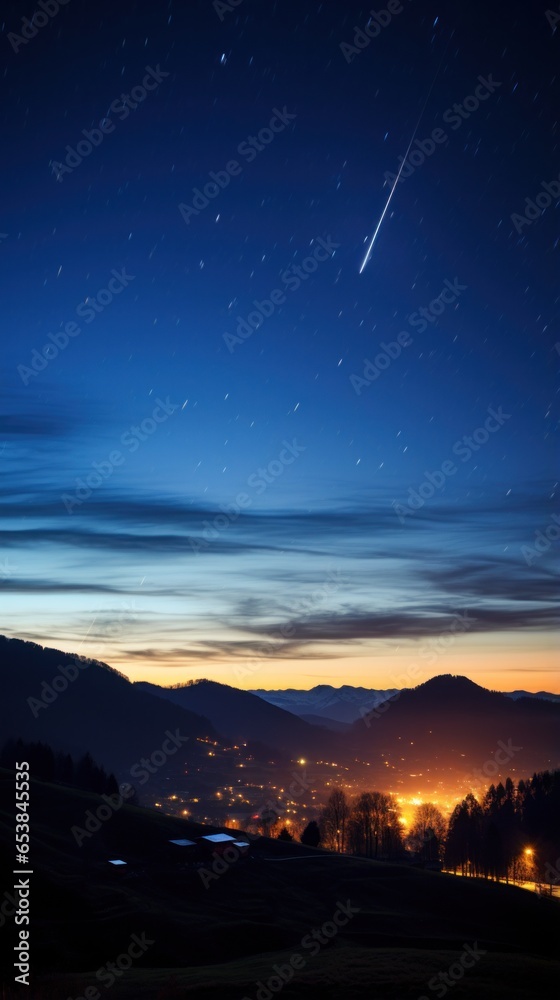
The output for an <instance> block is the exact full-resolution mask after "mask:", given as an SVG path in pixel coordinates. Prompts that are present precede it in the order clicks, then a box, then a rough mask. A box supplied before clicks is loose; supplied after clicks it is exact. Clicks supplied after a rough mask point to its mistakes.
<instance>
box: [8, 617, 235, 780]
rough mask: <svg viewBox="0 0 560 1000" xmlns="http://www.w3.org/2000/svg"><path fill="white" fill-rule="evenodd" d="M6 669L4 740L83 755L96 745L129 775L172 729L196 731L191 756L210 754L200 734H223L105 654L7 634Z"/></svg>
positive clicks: (102, 758) (108, 762)
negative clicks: (97, 656) (92, 655)
mask: <svg viewBox="0 0 560 1000" xmlns="http://www.w3.org/2000/svg"><path fill="white" fill-rule="evenodd" d="M0 667H1V669H2V697H1V698H0V739H1V740H2V742H3V741H4V740H6V739H8V738H10V737H15V738H18V737H21V738H22V739H23V740H28V741H39V740H41V741H43V742H46V743H49V744H50V745H51V746H52V747H53V749H55V750H64V751H65V752H67V753H70V754H71V755H72V756H75V757H77V756H80V755H82V754H83V753H85V752H86V751H89V752H90V753H91V754H92V756H93V757H94V758H95V760H97V761H99V763H100V764H102V765H103V766H104V767H106V768H108V769H110V770H114V771H117V772H120V774H121V775H123V774H126V772H127V771H128V770H129V769H130V767H131V766H132V765H133V764H134V763H135V762H136V761H138V760H139V759H140V758H141V757H147V756H148V757H149V756H150V755H151V754H152V753H153V752H154V751H159V750H161V747H162V744H163V743H164V742H165V741H166V738H167V737H166V732H167V731H170V732H171V733H173V734H175V733H176V731H177V730H178V732H179V737H178V738H187V737H188V742H186V743H185V744H184V746H185V747H187V748H188V755H189V757H190V758H192V756H193V755H198V754H199V753H200V754H202V750H200V751H199V745H197V742H196V737H201V738H205V737H215V736H216V730H215V729H214V727H213V726H212V724H211V723H210V722H209V720H208V719H207V718H203V717H202V716H201V715H199V714H197V713H195V712H191V711H188V710H187V709H185V708H181V707H179V705H173V704H164V703H162V701H161V699H159V698H154V697H153V695H151V694H150V693H149V692H147V691H142V690H141V688H139V687H138V686H137V685H135V684H132V683H131V682H130V681H129V680H127V678H126V677H123V675H122V674H120V673H119V672H118V671H116V670H113V669H112V668H111V667H109V666H107V664H106V663H101V662H99V661H97V660H88V659H87V658H86V657H83V656H77V655H73V654H71V653H63V652H61V651H60V650H58V649H49V648H47V647H43V646H39V645H37V644H36V643H34V642H24V641H22V640H20V639H7V638H6V637H5V636H0ZM182 745H183V744H180V743H179V746H178V747H177V751H178V755H177V758H176V759H177V760H178V759H179V757H181V756H182V754H181V752H179V747H180V746H182ZM185 753H187V751H185Z"/></svg>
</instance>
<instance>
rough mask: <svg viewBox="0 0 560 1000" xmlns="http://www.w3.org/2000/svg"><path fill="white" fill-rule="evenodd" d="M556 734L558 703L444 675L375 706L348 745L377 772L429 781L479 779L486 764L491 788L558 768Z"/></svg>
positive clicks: (355, 728)
mask: <svg viewBox="0 0 560 1000" xmlns="http://www.w3.org/2000/svg"><path fill="white" fill-rule="evenodd" d="M559 729H560V705H558V704H556V703H554V702H550V701H542V700H539V699H530V698H521V699H519V700H513V699H511V698H508V697H507V696H506V695H505V694H500V693H498V692H495V691H487V690H486V689H485V688H483V687H480V686H479V685H478V684H474V683H473V682H472V681H470V680H468V678H466V677H454V676H451V675H443V676H439V677H434V678H432V679H431V680H429V681H426V683H424V684H421V685H419V686H418V687H416V688H412V689H406V690H403V691H401V692H400V693H399V694H398V695H397V696H395V697H394V698H393V699H392V700H388V701H386V702H385V703H384V704H382V705H380V706H378V707H377V709H375V710H373V711H372V712H371V713H370V714H369V715H368V716H367V717H365V718H364V719H361V720H359V721H357V722H355V723H354V724H353V726H352V731H351V734H350V735H349V736H348V741H349V743H350V744H351V745H352V746H353V747H354V748H355V750H356V752H357V753H359V754H360V755H362V756H365V757H366V759H368V760H370V761H371V762H372V769H373V768H375V769H376V773H380V771H379V768H383V767H384V768H385V773H386V774H387V775H388V776H390V775H391V774H392V773H393V772H394V773H395V774H397V775H398V774H399V773H400V774H401V775H402V776H404V777H405V778H406V776H407V775H413V776H415V780H417V778H418V777H420V778H422V779H423V781H424V782H427V783H428V784H429V782H430V781H433V782H434V783H435V781H436V779H437V777H438V775H439V776H440V777H441V776H442V775H445V774H447V776H448V779H447V780H448V781H449V780H455V779H456V778H460V776H461V775H462V776H464V777H465V778H468V776H469V773H470V774H471V775H474V774H476V773H478V774H479V775H480V774H481V769H482V768H483V767H484V766H486V765H487V767H486V771H485V772H484V775H485V778H484V781H485V784H486V785H487V784H488V783H489V781H491V780H492V781H493V780H499V779H500V777H505V776H506V775H508V774H509V775H512V776H515V775H517V776H519V777H526V776H530V775H531V774H532V773H533V772H534V771H539V770H546V769H547V768H554V767H556V766H557V764H558V732H559ZM503 746H505V747H506V749H505V750H503ZM385 762H387V763H385ZM405 783H406V782H405ZM424 787H426V785H424ZM467 790H468V785H467V786H466V787H465V791H467Z"/></svg>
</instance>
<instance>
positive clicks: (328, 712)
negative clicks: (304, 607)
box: [251, 684, 560, 723]
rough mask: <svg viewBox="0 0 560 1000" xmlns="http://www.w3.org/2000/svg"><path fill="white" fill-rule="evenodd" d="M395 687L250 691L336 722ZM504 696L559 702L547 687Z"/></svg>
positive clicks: (351, 717)
mask: <svg viewBox="0 0 560 1000" xmlns="http://www.w3.org/2000/svg"><path fill="white" fill-rule="evenodd" d="M397 690H398V689H397V688H390V689H388V690H379V689H376V688H365V687H352V686H351V685H349V684H344V685H342V687H339V688H336V687H332V686H331V685H330V684H318V685H317V686H316V687H313V688H311V689H310V690H309V691H304V690H298V689H294V688H288V689H287V690H285V691H265V690H264V689H261V688H259V689H258V690H255V691H252V692H251V693H252V694H256V695H258V697H259V698H263V699H264V700H265V701H268V702H269V703H270V704H271V705H277V706H278V707H279V708H283V709H285V710H286V711H287V712H293V714H294V715H299V717H300V718H302V719H303V718H304V719H307V720H308V721H310V717H311V716H314V717H315V718H314V720H313V721H314V722H317V723H318V720H319V719H320V718H322V719H325V720H327V721H328V720H329V719H330V720H335V721H337V722H355V721H356V719H360V718H361V716H362V710H363V711H364V712H367V711H368V710H369V709H371V708H373V707H374V706H375V705H378V704H379V703H380V702H382V701H385V700H386V699H387V698H390V697H391V696H392V695H394V694H395V692H396V691H397ZM505 693H506V697H508V698H512V699H513V700H514V701H517V700H518V699H519V698H541V699H544V700H546V701H556V702H560V695H558V694H550V692H548V691H539V692H538V693H537V694H531V693H529V692H528V691H511V692H505Z"/></svg>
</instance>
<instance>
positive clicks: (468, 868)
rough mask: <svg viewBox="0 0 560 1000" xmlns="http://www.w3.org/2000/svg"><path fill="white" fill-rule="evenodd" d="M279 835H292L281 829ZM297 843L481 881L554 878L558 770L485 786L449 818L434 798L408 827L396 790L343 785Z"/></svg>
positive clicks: (558, 846) (559, 841) (559, 816)
mask: <svg viewBox="0 0 560 1000" xmlns="http://www.w3.org/2000/svg"><path fill="white" fill-rule="evenodd" d="M278 836H279V838H280V839H282V840H291V839H293V838H292V835H291V834H290V832H289V831H288V830H287V828H286V827H284V828H283V829H282V830H281V832H280V834H279V835H278ZM300 840H301V842H302V843H305V844H307V845H308V846H313V847H317V846H319V845H321V846H322V847H324V848H326V849H327V850H331V851H336V852H338V853H346V854H353V855H357V856H360V857H367V858H374V859H375V858H377V859H380V860H405V859H408V860H410V858H411V857H412V858H413V859H415V860H418V861H420V862H425V863H426V862H432V863H435V864H440V865H442V866H443V867H444V868H445V869H446V870H448V871H452V872H455V873H460V874H461V875H468V876H476V877H479V878H487V879H494V880H505V881H507V882H509V881H512V882H519V881H525V880H526V881H531V882H536V883H542V884H544V883H546V882H548V883H551V882H552V881H554V882H556V881H558V879H556V880H552V879H551V876H550V874H549V872H550V871H551V870H552V868H553V867H554V863H555V860H554V859H557V858H558V856H559V855H560V771H543V772H540V773H539V774H534V775H533V777H532V778H531V779H529V780H520V781H518V782H517V784H515V783H514V781H513V780H512V779H511V778H507V779H506V781H505V782H504V783H503V784H502V782H500V783H499V784H497V785H494V784H492V785H490V787H489V788H488V790H487V791H486V792H485V794H484V795H483V796H482V797H481V800H480V802H479V801H478V800H477V799H476V798H475V796H474V795H472V794H471V793H469V794H468V795H466V797H465V798H464V799H463V800H462V802H460V803H459V804H458V805H457V806H455V808H454V810H453V812H452V813H451V816H450V817H449V820H446V819H445V817H444V815H443V813H442V812H441V811H440V809H438V807H437V806H436V805H434V804H433V803H431V802H425V803H422V804H421V805H419V806H417V807H416V809H415V812H414V817H413V820H412V823H411V825H410V826H409V827H406V826H405V824H404V823H403V818H402V815H401V811H400V808H399V805H398V802H397V800H396V798H395V796H394V795H391V794H387V793H384V792H378V791H373V792H362V793H361V794H360V795H358V796H357V797H356V798H355V799H354V800H352V801H351V800H350V799H349V798H348V796H347V794H346V792H345V791H344V789H343V788H334V789H333V790H332V792H331V793H330V795H329V798H328V801H327V803H326V805H325V806H324V808H323V810H322V812H321V814H320V816H319V819H318V822H317V821H312V822H311V823H309V824H308V825H307V827H306V828H305V830H304V831H303V833H302V835H301V837H300Z"/></svg>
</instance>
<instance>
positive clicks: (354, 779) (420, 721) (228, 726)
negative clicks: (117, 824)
mask: <svg viewBox="0 0 560 1000" xmlns="http://www.w3.org/2000/svg"><path fill="white" fill-rule="evenodd" d="M0 664H1V665H2V667H3V697H2V699H1V701H0V733H2V735H3V737H4V738H6V739H7V738H9V737H16V738H17V737H21V738H22V739H24V740H28V741H33V740H42V741H44V742H46V743H49V744H50V745H51V746H52V747H53V748H54V749H55V750H63V751H65V752H67V753H70V754H72V756H78V755H79V754H80V753H84V752H85V751H86V750H87V751H89V752H90V753H91V754H92V755H93V757H94V758H95V759H96V760H97V761H99V763H101V764H103V766H104V767H106V769H108V770H112V771H114V772H115V773H116V774H117V776H118V778H119V780H128V779H127V776H129V775H130V774H131V773H133V768H134V767H135V766H136V767H138V761H140V760H141V759H142V758H146V757H149V756H150V755H153V754H156V755H157V756H158V757H161V754H162V753H163V755H164V756H165V751H163V750H162V747H163V746H164V745H165V746H169V742H168V741H169V734H171V735H172V736H173V734H179V735H178V736H177V737H176V744H177V745H176V752H175V753H174V755H173V756H172V757H171V758H170V764H169V766H167V765H166V767H165V768H163V769H162V771H161V773H160V772H159V771H158V773H157V774H156V775H155V776H154V777H153V778H152V779H150V780H151V784H150V786H149V787H150V795H151V797H152V798H153V796H154V793H155V797H157V795H158V794H160V791H161V794H164V792H165V791H167V792H169V790H170V789H173V790H176V791H178V792H180V791H181V790H182V788H183V787H185V786H187V785H188V788H189V790H190V794H191V796H192V795H193V792H194V794H195V795H198V796H199V797H200V800H201V801H207V800H208V796H210V797H211V796H212V794H215V789H216V788H217V787H221V786H223V785H226V786H228V785H229V786H232V785H233V784H238V783H239V780H240V775H241V774H243V775H246V777H244V781H245V782H248V781H249V774H248V773H247V772H245V771H240V770H239V768H245V767H248V768H250V769H251V778H250V781H251V782H252V786H253V787H255V786H257V787H258V786H260V787H261V788H262V787H264V786H266V784H267V783H268V782H270V783H271V784H273V785H276V784H277V783H278V784H279V785H280V784H283V782H284V778H283V777H282V773H287V770H288V769H290V768H291V769H292V770H293V766H294V762H296V763H297V762H298V761H300V760H305V761H307V762H309V766H310V767H312V768H313V771H312V776H313V778H314V780H315V785H316V786H317V788H322V787H327V786H328V784H329V781H330V782H332V781H338V782H340V781H344V783H345V784H346V787H348V788H349V789H353V790H355V791H357V790H359V789H360V788H364V787H366V788H368V787H369V788H379V789H383V790H393V791H402V792H408V793H409V794H412V793H415V794H417V793H418V790H420V791H421V792H422V795H423V797H424V798H426V796H427V795H431V794H434V795H435V793H436V792H437V791H438V789H439V790H440V791H441V790H446V791H447V792H452V793H453V797H454V798H455V800H456V799H457V797H461V796H462V795H464V794H465V793H466V792H467V791H468V790H469V788H471V787H473V786H476V785H477V784H478V786H479V790H482V791H483V790H484V789H485V788H486V787H487V786H488V785H489V784H490V782H491V781H494V782H496V781H498V780H504V779H505V777H506V776H507V775H511V776H512V777H514V778H517V779H519V778H521V777H530V776H531V774H532V773H533V772H534V771H539V770H546V769H554V768H556V767H558V765H559V757H560V754H559V753H558V750H559V741H558V733H559V732H560V703H558V702H557V701H552V700H545V699H541V698H534V697H525V696H523V695H522V694H519V696H518V697H516V698H512V697H509V696H506V695H505V694H501V693H499V692H495V691H488V690H486V689H485V688H483V687H481V686H480V685H477V684H475V683H473V682H472V681H470V680H469V679H468V678H466V677H454V676H451V675H443V676H439V677H434V678H432V679H431V680H430V681H427V682H426V683H424V684H421V685H419V686H418V687H416V688H411V689H405V690H403V691H400V692H392V693H391V694H390V696H389V698H388V697H387V692H374V694H376V695H378V696H379V699H378V700H377V707H375V708H373V709H372V710H371V711H368V710H367V709H365V710H364V705H363V704H362V706H361V708H362V712H361V713H360V718H358V719H356V720H355V721H354V722H352V723H348V722H340V721H337V722H336V725H337V726H338V727H342V728H341V729H340V730H339V731H338V732H334V731H331V730H329V729H327V728H326V727H325V725H323V724H313V723H314V722H315V720H318V721H319V723H321V722H322V717H321V716H319V715H317V714H315V719H313V721H312V722H310V721H306V720H304V719H302V718H300V717H299V716H298V715H297V714H295V713H293V712H288V711H286V709H284V708H280V707H278V706H277V705H272V704H269V703H268V701H266V700H264V698H263V697H262V696H260V695H257V694H254V693H252V692H249V691H240V690H238V689H237V688H233V687H230V686H229V685H224V684H218V683H216V682H214V681H208V680H200V681H196V682H191V683H189V684H186V685H182V686H175V687H168V688H164V687H160V686H158V685H155V684H148V683H132V682H131V681H129V680H128V679H127V678H126V677H124V676H123V675H122V674H120V673H119V672H118V671H115V670H113V669H112V668H111V667H109V666H108V665H107V664H103V663H101V662H99V661H93V660H86V659H85V658H84V657H77V656H72V655H71V654H68V653H64V652H61V651H59V650H55V649H49V648H43V647H41V646H39V645H37V644H36V643H31V642H24V641H22V640H18V639H6V638H5V637H0ZM325 688H327V689H326V690H323V693H322V694H323V699H324V701H323V705H322V707H323V709H325V708H326V707H327V705H326V704H325V702H326V701H328V698H329V696H330V695H329V690H328V686H325ZM331 690H332V689H331ZM366 690H367V689H366ZM370 693H371V692H370ZM345 695H346V697H347V704H348V705H349V704H350V703H351V699H352V697H354V707H356V706H357V705H358V701H359V699H360V698H362V689H352V688H345ZM381 696H383V698H382V699H381ZM366 704H367V702H366ZM209 744H212V747H209ZM504 747H505V749H504ZM290 761H291V762H292V763H291V764H290ZM273 768H274V770H273ZM187 772H188V779H187V778H186V777H185V775H186V774H187ZM271 774H273V775H274V776H273V778H271ZM327 774H328V775H329V777H328V778H327V777H326V775H327ZM279 777H280V781H278V778H279ZM195 801H196V799H195Z"/></svg>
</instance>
